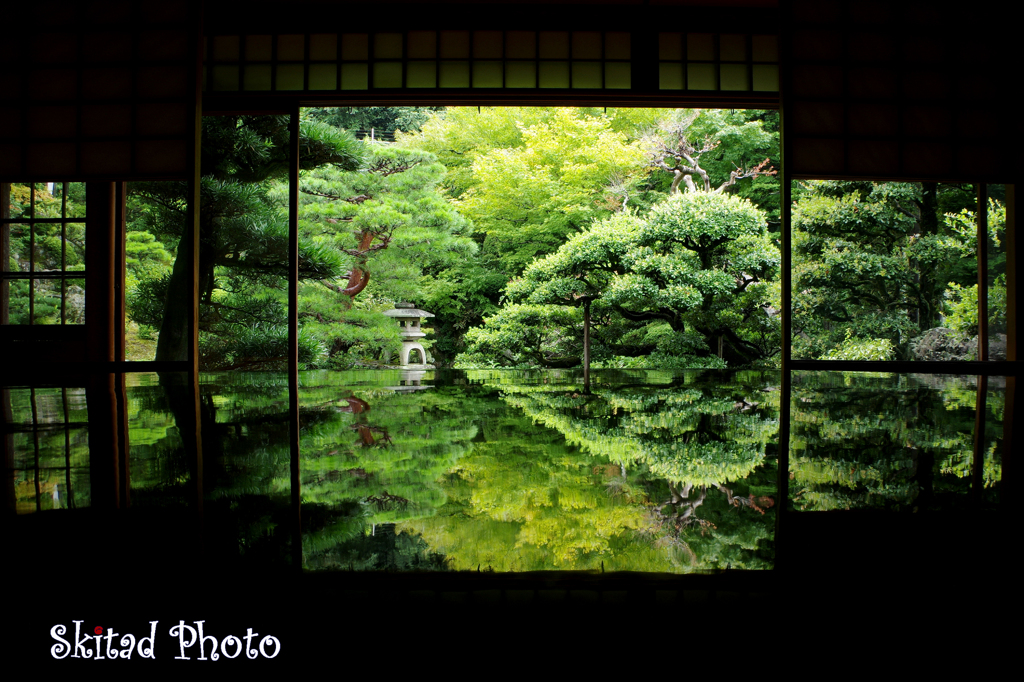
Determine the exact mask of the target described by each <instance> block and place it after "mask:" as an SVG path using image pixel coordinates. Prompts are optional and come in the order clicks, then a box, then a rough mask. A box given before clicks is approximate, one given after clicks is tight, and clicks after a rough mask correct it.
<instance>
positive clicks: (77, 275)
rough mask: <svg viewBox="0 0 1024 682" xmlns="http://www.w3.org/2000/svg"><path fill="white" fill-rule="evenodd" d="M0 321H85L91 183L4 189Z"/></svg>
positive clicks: (0, 189)
mask: <svg viewBox="0 0 1024 682" xmlns="http://www.w3.org/2000/svg"><path fill="white" fill-rule="evenodd" d="M0 204H2V208H0V253H2V257H3V266H2V267H3V270H2V271H0V323H2V324H10V325H81V324H84V323H85V183H81V182H36V183H12V184H4V185H2V186H0Z"/></svg>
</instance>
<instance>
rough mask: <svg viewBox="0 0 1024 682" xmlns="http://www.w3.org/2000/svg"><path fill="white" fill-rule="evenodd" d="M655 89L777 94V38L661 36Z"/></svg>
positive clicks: (692, 34) (699, 34) (719, 34)
mask: <svg viewBox="0 0 1024 682" xmlns="http://www.w3.org/2000/svg"><path fill="white" fill-rule="evenodd" d="M658 87H659V89H661V90H696V91H705V92H723V91H724V92H778V90H779V47H778V38H777V37H776V36H774V35H749V34H747V35H745V34H738V33H737V34H731V33H730V34H726V33H660V34H659V35H658Z"/></svg>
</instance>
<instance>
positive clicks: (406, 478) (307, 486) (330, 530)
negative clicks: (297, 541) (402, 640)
mask: <svg viewBox="0 0 1024 682" xmlns="http://www.w3.org/2000/svg"><path fill="white" fill-rule="evenodd" d="M317 376H322V377H324V378H325V379H326V381H324V382H323V383H322V384H321V385H318V386H314V387H305V388H303V391H302V400H301V403H302V405H303V406H305V407H304V414H305V413H306V412H307V411H308V412H309V414H310V415H320V416H321V418H320V420H319V421H317V422H316V423H315V425H314V426H313V427H311V428H305V426H304V428H303V432H302V443H301V452H302V475H303V480H302V499H303V531H304V538H303V551H304V555H305V561H306V566H307V567H308V568H340V569H353V570H363V569H365V570H371V569H375V567H379V566H378V565H379V564H380V562H381V561H384V564H386V565H389V566H393V567H397V568H395V570H405V569H412V568H417V567H418V568H423V569H427V568H431V569H436V568H444V567H445V566H446V565H447V564H446V563H445V560H444V557H443V556H441V555H440V554H438V553H437V552H433V551H430V550H429V548H427V546H426V545H425V544H424V542H423V540H422V539H415V540H414V539H412V538H413V537H414V536H411V535H409V534H408V533H407V532H402V529H401V528H398V529H397V530H396V526H395V524H400V523H403V522H408V521H410V520H414V519H418V518H421V517H425V516H433V515H434V514H435V513H436V511H437V509H439V508H440V507H441V506H443V505H444V504H445V503H446V501H447V499H448V496H447V493H446V491H445V489H444V486H443V485H442V480H443V479H444V477H445V474H446V472H447V471H448V470H449V469H451V468H452V467H453V466H455V465H456V463H457V462H458V461H459V459H460V458H461V457H462V456H463V455H464V454H465V453H466V452H468V450H469V449H470V447H471V445H470V441H471V440H472V439H473V438H474V437H475V436H476V433H477V430H476V426H475V425H474V424H473V418H474V412H475V411H474V410H473V405H474V402H475V401H474V400H473V398H472V397H471V396H463V395H461V394H460V393H459V392H458V391H455V390H452V389H445V388H442V387H438V388H437V389H435V390H430V391H417V392H408V393H404V392H394V391H391V390H387V389H384V388H381V387H380V386H379V385H371V386H365V387H351V386H348V387H346V386H338V385H334V384H333V382H331V381H330V379H333V378H335V377H339V378H341V377H345V376H346V375H332V374H320V375H317ZM348 378H350V379H351V375H349V376H348ZM382 378H383V377H382ZM385 383H386V382H385ZM391 383H397V382H394V381H392V382H391ZM304 419H305V417H304ZM353 431H354V432H355V436H356V437H355V438H353V437H352V432H353ZM313 509H316V510H317V511H316V513H315V514H314V515H311V514H309V513H307V510H310V511H312V510H313ZM307 519H308V520H307ZM382 534H383V536H388V535H389V534H390V536H394V538H398V539H396V540H394V542H395V543H397V544H394V545H393V547H392V550H393V552H397V553H398V554H394V555H393V556H392V555H389V556H391V558H390V559H387V560H386V561H385V560H384V559H381V558H380V557H381V556H383V555H380V556H378V555H376V554H373V552H370V550H368V549H367V547H368V546H371V545H372V546H375V547H376V546H378V545H380V543H381V542H383V541H382V540H381V537H383V536H382ZM392 550H389V551H392ZM367 552H370V553H369V554H367ZM371 555H373V556H376V557H377V558H373V556H371Z"/></svg>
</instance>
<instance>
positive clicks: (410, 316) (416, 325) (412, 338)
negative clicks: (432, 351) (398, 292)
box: [384, 303, 434, 367]
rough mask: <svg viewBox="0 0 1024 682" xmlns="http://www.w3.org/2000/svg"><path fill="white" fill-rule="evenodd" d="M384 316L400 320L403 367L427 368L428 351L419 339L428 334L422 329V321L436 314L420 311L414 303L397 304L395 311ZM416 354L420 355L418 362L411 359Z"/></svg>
mask: <svg viewBox="0 0 1024 682" xmlns="http://www.w3.org/2000/svg"><path fill="white" fill-rule="evenodd" d="M384 314H385V315H387V316H388V317H394V318H397V319H398V327H399V329H400V331H401V334H402V357H401V365H402V367H410V366H419V367H426V366H427V351H426V350H424V349H423V344H421V343H420V342H419V339H422V338H423V337H424V336H426V334H425V333H424V332H423V328H422V327H420V320H421V319H423V318H425V317H433V316H434V313H428V312H427V311H426V310H419V309H417V308H415V307H414V306H413V304H412V303H396V304H395V309H394V310H385V311H384ZM414 352H415V353H418V354H419V357H416V360H417V362H412V359H413V358H412V357H410V356H411V355H413V353H414Z"/></svg>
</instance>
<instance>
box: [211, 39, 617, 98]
mask: <svg viewBox="0 0 1024 682" xmlns="http://www.w3.org/2000/svg"><path fill="white" fill-rule="evenodd" d="M630 57H631V35H630V34H629V33H628V32H614V31H605V32H602V31H406V32H381V33H343V34H304V35H303V34H294V35H245V36H238V35H220V36H212V37H209V38H208V39H207V40H206V45H205V52H204V58H205V69H204V83H203V87H204V89H205V90H206V91H210V92H270V91H273V92H285V91H291V92H295V91H310V92H336V91H345V90H395V89H418V90H431V89H446V88H451V89H454V88H464V89H478V88H483V89H511V88H516V89H537V88H540V89H566V90H568V89H583V90H590V89H593V90H599V89H606V90H608V89H611V90H622V89H627V90H628V89H629V88H630V87H631V62H630Z"/></svg>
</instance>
